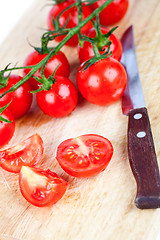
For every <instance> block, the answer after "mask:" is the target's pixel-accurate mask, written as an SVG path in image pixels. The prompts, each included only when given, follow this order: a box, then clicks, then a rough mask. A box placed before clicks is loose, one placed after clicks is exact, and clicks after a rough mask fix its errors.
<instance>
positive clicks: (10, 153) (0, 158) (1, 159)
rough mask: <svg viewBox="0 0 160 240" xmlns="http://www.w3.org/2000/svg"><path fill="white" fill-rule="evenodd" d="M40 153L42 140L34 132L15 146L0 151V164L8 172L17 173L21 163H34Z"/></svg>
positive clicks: (36, 161) (41, 152)
mask: <svg viewBox="0 0 160 240" xmlns="http://www.w3.org/2000/svg"><path fill="white" fill-rule="evenodd" d="M42 154H43V141H42V139H41V137H40V136H39V135H38V134H34V135H33V136H31V137H29V138H27V139H26V140H24V141H23V142H21V143H20V144H18V145H17V146H14V147H12V148H8V149H6V150H3V151H0V166H1V167H2V168H4V169H5V170H7V171H9V172H14V173H17V172H20V170H21V167H22V166H23V165H24V166H34V165H36V164H37V163H38V162H39V160H40V159H41V157H42Z"/></svg>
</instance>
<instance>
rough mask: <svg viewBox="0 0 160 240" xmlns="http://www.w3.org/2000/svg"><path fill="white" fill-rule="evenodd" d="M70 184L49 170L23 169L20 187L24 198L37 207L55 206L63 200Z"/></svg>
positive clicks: (24, 167)
mask: <svg viewBox="0 0 160 240" xmlns="http://www.w3.org/2000/svg"><path fill="white" fill-rule="evenodd" d="M67 185H68V183H67V182H66V181H64V180H63V179H62V178H60V177H59V176H58V175H57V174H56V173H54V172H51V171H50V170H49V169H48V170H47V171H43V170H41V169H38V168H33V167H26V166H23V167H22V168H21V172H20V176H19V186H20V190H21V193H22V195H23V197H24V198H25V199H26V200H27V201H28V202H30V203H31V204H33V205H35V206H37V207H44V206H46V205H50V204H55V203H56V202H57V201H58V200H59V199H61V198H62V196H63V195H64V193H65V191H66V189H67Z"/></svg>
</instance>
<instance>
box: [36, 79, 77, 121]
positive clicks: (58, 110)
mask: <svg viewBox="0 0 160 240" xmlns="http://www.w3.org/2000/svg"><path fill="white" fill-rule="evenodd" d="M36 95H37V103H38V105H39V107H40V108H41V110H42V111H43V112H44V113H45V114H46V115H49V116H51V117H64V116H66V115H68V114H70V113H71V112H72V111H73V110H74V109H75V107H76V105H77V101H78V93H77V89H76V87H75V86H74V84H73V83H72V82H71V81H70V80H69V79H68V78H65V77H60V76H57V77H56V81H55V83H54V84H53V85H52V87H51V89H50V90H49V91H45V90H43V91H41V92H38V93H37V94H36Z"/></svg>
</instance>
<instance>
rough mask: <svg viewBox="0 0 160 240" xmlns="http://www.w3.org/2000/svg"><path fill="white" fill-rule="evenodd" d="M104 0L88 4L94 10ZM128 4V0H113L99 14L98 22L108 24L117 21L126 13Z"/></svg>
mask: <svg viewBox="0 0 160 240" xmlns="http://www.w3.org/2000/svg"><path fill="white" fill-rule="evenodd" d="M104 2H105V0H99V1H97V2H95V3H94V4H92V5H90V7H91V9H92V10H93V11H94V10H95V9H96V8H98V7H100V6H101V5H102V4H103V3H104ZM128 6H129V1H128V0H114V1H113V2H112V3H110V4H109V5H108V6H107V7H106V8H105V9H103V11H102V12H101V13H100V14H99V18H100V24H102V25H105V26H108V25H113V24H115V23H117V22H119V21H120V20H121V19H122V18H123V17H124V15H125V14H126V12H127V10H128Z"/></svg>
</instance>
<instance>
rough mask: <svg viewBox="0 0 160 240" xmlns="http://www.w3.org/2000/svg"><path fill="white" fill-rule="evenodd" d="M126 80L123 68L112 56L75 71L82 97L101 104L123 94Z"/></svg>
mask: <svg viewBox="0 0 160 240" xmlns="http://www.w3.org/2000/svg"><path fill="white" fill-rule="evenodd" d="M82 64H83V63H82ZM126 82H127V75H126V72H125V69H124V67H123V66H122V64H121V63H120V62H119V61H117V60H115V59H114V58H107V59H102V60H99V61H98V62H96V63H94V64H93V65H91V66H90V67H89V68H87V69H86V70H85V71H83V69H82V70H80V69H79V70H78V73H77V84H78V88H79V91H80V92H81V94H82V95H83V97H84V98H85V99H86V100H87V101H89V102H91V103H94V104H97V105H102V106H103V105H108V104H111V103H113V102H115V101H117V100H118V99H119V98H120V97H121V96H122V95H123V92H124V90H125V87H126Z"/></svg>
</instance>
